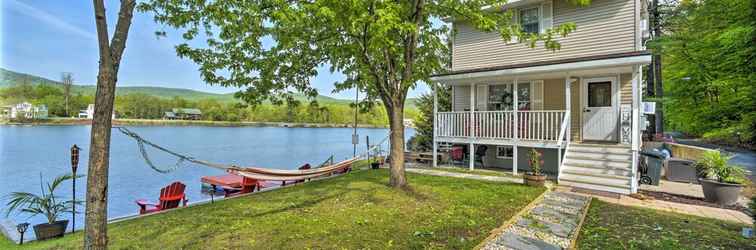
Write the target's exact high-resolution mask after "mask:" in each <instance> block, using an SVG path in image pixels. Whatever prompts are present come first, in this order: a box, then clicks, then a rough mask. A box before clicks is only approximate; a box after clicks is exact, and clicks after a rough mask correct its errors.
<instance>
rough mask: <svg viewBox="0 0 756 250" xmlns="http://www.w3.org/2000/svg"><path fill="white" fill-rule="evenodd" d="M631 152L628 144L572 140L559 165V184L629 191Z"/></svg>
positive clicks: (622, 192) (609, 190) (624, 192)
mask: <svg viewBox="0 0 756 250" xmlns="http://www.w3.org/2000/svg"><path fill="white" fill-rule="evenodd" d="M631 165H632V151H631V149H630V147H629V146H627V145H608V144H607V145H605V144H588V143H571V144H570V145H569V147H568V149H567V152H565V156H564V161H562V165H561V166H560V175H559V179H558V180H559V184H560V185H568V186H574V187H580V188H587V189H594V190H600V191H608V192H615V193H621V194H628V193H630V186H631V185H630V184H631V182H632V166H631Z"/></svg>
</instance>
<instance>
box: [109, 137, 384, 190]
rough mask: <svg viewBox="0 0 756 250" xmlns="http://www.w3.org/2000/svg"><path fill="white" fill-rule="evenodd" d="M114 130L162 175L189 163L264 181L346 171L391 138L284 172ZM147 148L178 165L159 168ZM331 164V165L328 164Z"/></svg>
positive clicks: (311, 176)
mask: <svg viewBox="0 0 756 250" xmlns="http://www.w3.org/2000/svg"><path fill="white" fill-rule="evenodd" d="M114 128H117V129H118V131H120V132H121V133H123V134H124V135H126V136H129V137H131V138H133V139H134V140H135V141H136V142H137V146H138V147H139V152H140V153H141V154H142V158H143V159H144V161H145V162H146V163H147V165H149V166H150V168H152V169H153V170H155V171H156V172H158V173H162V174H165V173H170V172H172V171H175V170H176V169H178V168H180V167H181V166H182V165H184V163H187V162H189V163H194V164H198V165H202V166H206V167H211V168H216V169H221V170H224V171H226V172H229V173H235V174H239V175H242V176H245V177H249V178H255V179H263V180H291V179H293V178H297V179H299V178H313V177H318V176H322V175H325V174H330V173H332V172H334V171H337V170H342V169H345V168H347V167H349V166H351V163H352V162H354V161H356V160H358V159H361V158H363V157H365V156H367V154H368V153H370V152H372V151H374V150H376V149H379V150H380V146H381V145H383V143H384V142H386V140H388V138H389V137H390V136H389V135H390V134H389V135H387V136H386V137H384V138H383V139H382V140H381V141H380V142H379V143H377V144H374V145H373V146H372V147H369V148H368V150H367V151H366V152H365V153H363V154H360V155H358V156H355V157H353V158H350V159H347V160H344V161H341V162H338V163H333V155H332V156H331V157H330V158H329V159H328V160H326V161H325V162H323V163H322V164H321V165H320V166H319V167H317V168H313V169H307V170H283V169H269V168H260V167H238V166H236V165H227V164H219V163H213V162H209V161H204V160H199V159H197V158H194V157H192V156H188V155H184V154H180V153H177V152H175V151H172V150H169V149H167V148H165V147H162V146H160V145H157V144H155V143H153V142H151V141H149V140H147V139H144V138H143V137H142V136H140V135H139V134H137V133H135V132H133V131H131V130H129V129H128V128H126V127H114ZM146 146H150V147H152V148H155V149H157V150H160V151H163V152H165V153H168V154H170V155H173V156H174V157H176V158H177V161H176V164H174V165H173V166H171V167H168V168H160V167H158V166H157V165H155V163H154V162H153V161H152V159H151V158H150V156H149V154H148V153H147V149H146ZM329 162H330V164H328V163H329ZM326 164H328V165H326Z"/></svg>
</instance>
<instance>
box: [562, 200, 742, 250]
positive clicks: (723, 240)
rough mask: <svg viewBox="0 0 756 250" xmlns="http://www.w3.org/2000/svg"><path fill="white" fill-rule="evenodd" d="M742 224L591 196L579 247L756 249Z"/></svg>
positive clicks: (579, 239)
mask: <svg viewBox="0 0 756 250" xmlns="http://www.w3.org/2000/svg"><path fill="white" fill-rule="evenodd" d="M745 226H746V225H744V224H737V223H732V222H727V221H722V220H716V219H709V218H703V217H698V216H692V215H684V214H678V213H672V212H663V211H658V210H653V209H648V208H637V207H628V206H622V205H618V204H612V203H607V202H603V201H600V200H598V199H593V201H592V202H591V205H590V208H589V210H588V214H587V216H586V218H585V221H584V223H583V227H582V230H581V231H580V236H579V238H578V243H577V244H578V248H579V249H756V241H754V240H753V239H746V238H744V237H742V236H741V235H740V232H741V229H742V227H745Z"/></svg>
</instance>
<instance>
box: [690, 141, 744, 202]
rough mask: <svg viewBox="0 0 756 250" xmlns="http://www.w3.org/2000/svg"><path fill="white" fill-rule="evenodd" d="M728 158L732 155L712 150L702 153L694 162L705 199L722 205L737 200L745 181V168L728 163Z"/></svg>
mask: <svg viewBox="0 0 756 250" xmlns="http://www.w3.org/2000/svg"><path fill="white" fill-rule="evenodd" d="M730 158H732V157H728V156H724V155H722V153H720V152H719V151H716V150H714V151H708V152H706V153H704V155H703V157H701V159H700V160H698V161H697V162H696V171H697V172H698V173H699V176H700V177H701V178H699V179H698V181H699V182H700V183H701V187H702V188H703V193H704V198H706V200H707V201H709V202H715V203H717V204H719V205H724V206H729V205H733V204H735V202H737V201H738V196H739V195H740V190H741V189H742V188H743V183H745V181H746V178H745V170H743V169H742V168H740V167H738V166H735V165H730V164H728V163H727V161H729V160H730Z"/></svg>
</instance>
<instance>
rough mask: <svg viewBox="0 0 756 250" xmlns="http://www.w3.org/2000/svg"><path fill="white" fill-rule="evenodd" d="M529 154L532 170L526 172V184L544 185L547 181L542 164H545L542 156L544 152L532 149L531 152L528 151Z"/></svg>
mask: <svg viewBox="0 0 756 250" xmlns="http://www.w3.org/2000/svg"><path fill="white" fill-rule="evenodd" d="M528 156H529V159H528V164H529V165H530V172H526V173H525V175H524V177H523V178H524V179H525V184H527V185H528V186H534V187H543V186H544V183H546V175H545V174H542V173H541V166H542V165H543V160H542V159H541V156H543V153H541V152H539V151H538V150H535V149H531V150H530V152H528Z"/></svg>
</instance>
